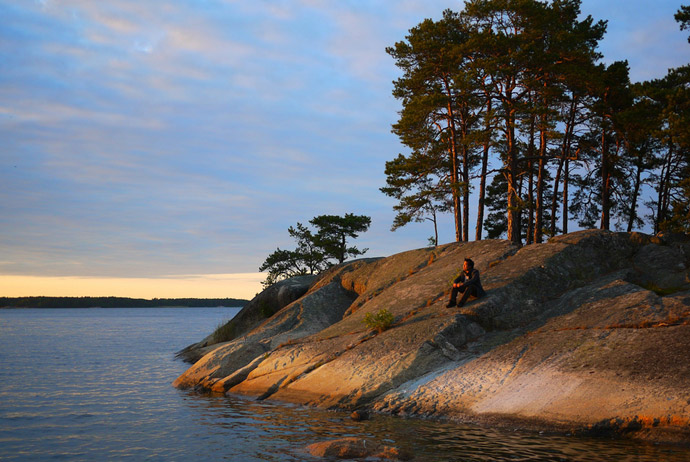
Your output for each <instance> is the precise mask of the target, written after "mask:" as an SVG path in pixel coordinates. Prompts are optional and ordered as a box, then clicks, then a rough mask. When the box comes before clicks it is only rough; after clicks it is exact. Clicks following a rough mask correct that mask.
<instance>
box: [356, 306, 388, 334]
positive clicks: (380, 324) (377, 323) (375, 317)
mask: <svg viewBox="0 0 690 462" xmlns="http://www.w3.org/2000/svg"><path fill="white" fill-rule="evenodd" d="M393 320H394V318H393V315H392V314H391V312H390V311H388V310H387V309H385V308H382V309H380V310H379V311H378V312H377V313H376V314H374V313H367V314H366V315H365V316H364V319H363V320H362V322H363V323H364V324H366V325H367V327H369V328H370V329H374V330H376V331H377V332H378V333H379V334H380V333H381V332H383V331H384V330H386V329H388V328H389V327H390V326H391V325H392V324H393Z"/></svg>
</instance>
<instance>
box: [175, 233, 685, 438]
mask: <svg viewBox="0 0 690 462" xmlns="http://www.w3.org/2000/svg"><path fill="white" fill-rule="evenodd" d="M465 257H471V258H472V259H473V260H474V261H475V264H476V267H477V268H478V269H479V270H480V272H481V275H482V283H483V285H484V287H485V289H486V290H487V292H488V295H487V296H486V297H483V298H481V299H479V300H473V301H471V302H470V303H468V304H467V305H465V307H463V308H461V309H446V308H445V304H446V301H447V296H448V293H449V289H450V281H451V280H452V279H453V278H454V277H455V275H456V274H457V271H458V268H459V267H460V266H461V265H462V261H463V259H464V258H465ZM688 268H690V243H688V242H687V241H683V240H682V239H674V240H673V241H663V240H662V239H659V238H657V237H651V236H646V235H643V234H639V233H631V234H628V233H613V232H607V231H599V230H589V231H580V232H577V233H572V234H568V235H564V236H558V237H556V238H553V239H551V240H550V241H549V242H548V243H545V244H535V245H530V246H526V247H523V248H520V249H518V248H516V247H515V246H513V245H512V244H511V243H509V242H507V241H502V240H493V241H476V242H469V243H453V244H447V245H444V246H439V247H436V248H427V249H417V250H412V251H408V252H403V253H401V254H397V255H393V256H391V257H387V258H382V259H366V260H356V261H354V262H347V263H345V264H343V265H339V266H338V267H335V268H332V269H331V270H329V271H327V272H325V273H324V274H322V275H320V276H319V277H318V278H317V279H316V280H315V281H314V282H313V283H312V284H311V285H310V287H309V288H308V291H307V292H306V293H305V294H304V295H303V296H301V297H299V298H298V299H296V300H295V301H293V302H291V303H288V304H287V305H286V306H284V307H283V308H282V309H280V310H279V311H277V312H276V313H275V314H274V315H273V316H272V317H270V318H269V319H267V320H264V321H262V322H260V323H257V324H256V325H254V326H252V327H251V328H249V329H248V330H247V331H246V333H244V334H243V335H242V336H240V337H237V338H235V339H233V340H231V341H229V342H224V343H222V344H218V345H215V346H213V345H211V346H210V348H209V346H207V347H205V348H209V349H210V351H208V352H207V354H205V356H203V358H201V359H200V360H199V361H197V362H196V363H195V364H194V365H193V366H192V367H191V368H190V369H189V370H188V371H186V372H185V373H184V374H183V375H182V376H181V377H179V378H178V379H177V380H176V381H175V382H174V385H175V386H177V387H181V388H198V389H200V390H211V391H215V392H221V393H223V392H228V393H240V394H246V395H251V396H256V397H259V398H261V399H266V398H270V399H276V400H282V401H288V402H294V403H300V404H307V405H316V406H320V407H327V408H340V409H349V410H355V409H358V410H362V409H371V410H373V411H375V412H385V413H390V414H395V415H402V416H412V417H428V418H443V419H456V420H460V421H469V422H477V423H488V424H494V423H497V424H499V425H500V424H501V422H503V423H506V424H510V425H518V426H519V427H521V428H540V429H560V430H563V431H566V432H580V433H587V432H589V433H588V434H597V433H602V434H604V433H607V432H608V433H614V434H617V435H623V436H625V437H631V438H641V439H648V440H656V441H674V442H683V443H690V387H688V386H687V384H688V383H690V355H688V354H687V352H688V351H690V271H689V270H688ZM381 309H386V310H388V311H389V312H391V313H392V314H393V316H394V318H395V320H394V322H393V325H392V327H391V328H390V329H388V330H386V331H383V332H381V333H377V332H374V331H370V330H369V329H367V327H366V326H365V325H364V323H363V322H362V320H363V318H364V316H365V315H366V314H367V313H376V312H378V311H379V310H381Z"/></svg>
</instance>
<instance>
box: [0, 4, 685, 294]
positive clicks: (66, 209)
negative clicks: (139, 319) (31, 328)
mask: <svg viewBox="0 0 690 462" xmlns="http://www.w3.org/2000/svg"><path fill="white" fill-rule="evenodd" d="M680 3H681V2H678V1H668V0H584V1H583V2H582V12H583V15H584V16H586V15H592V16H593V17H594V18H595V19H597V20H599V19H606V20H608V32H607V34H606V37H605V38H604V40H603V41H602V42H601V44H600V51H601V52H602V53H603V54H604V62H612V61H615V60H621V59H627V60H628V61H629V63H630V68H631V80H633V81H643V80H648V79H652V78H661V77H663V76H664V75H665V74H666V71H667V69H669V68H672V67H678V66H681V65H684V64H687V63H690V44H688V43H687V35H688V34H687V31H683V32H681V31H680V30H679V28H678V24H677V23H676V22H675V21H674V19H673V14H674V13H675V12H676V11H677V10H678V8H679V7H680ZM463 5H464V2H462V1H457V0H455V1H454V0H400V1H392V0H390V1H384V0H339V1H334V0H332V1H326V0H294V1H287V0H275V1H266V0H252V1H249V0H243V1H234V0H196V1H192V0H180V1H174V2H172V1H163V0H146V1H140V0H139V1H133V0H131V1H130V0H108V1H107V2H100V1H90V0H64V1H61V0H16V1H6V0H0V17H2V18H3V21H2V25H0V296H29V295H48V296H67V295H69V296H109V295H113V296H130V297H143V298H153V297H160V298H167V297H201V298H216V297H232V298H248V299H250V298H252V297H253V296H254V295H255V294H256V293H257V292H259V291H260V290H261V286H260V281H262V280H263V279H264V278H265V275H264V274H261V273H258V268H259V266H260V265H261V263H262V262H263V261H264V259H265V258H266V257H267V256H268V255H269V254H270V253H271V252H273V251H274V250H275V249H276V248H278V247H280V248H282V249H290V248H294V241H293V240H292V239H291V238H290V237H289V235H288V233H287V228H288V227H289V226H292V225H295V224H296V223H297V222H300V223H303V224H307V223H308V222H309V220H310V219H311V218H313V217H315V216H318V215H324V214H333V215H343V214H345V213H354V214H358V215H367V216H370V217H371V218H372V225H371V227H370V229H369V231H367V232H366V233H364V234H362V235H361V236H360V237H359V238H358V239H357V240H356V241H355V242H354V244H355V245H357V246H358V247H359V248H360V249H361V248H368V249H369V251H368V252H367V254H366V256H388V255H392V254H395V253H397V252H401V251H404V250H409V249H413V248H419V247H423V246H425V245H427V239H428V237H429V236H431V235H432V234H433V228H432V225H431V224H428V223H427V224H425V223H421V224H410V225H408V226H406V227H404V228H402V229H399V230H397V231H395V232H391V231H390V227H391V224H392V221H393V217H394V215H395V213H394V211H393V209H392V207H393V205H395V201H394V200H393V199H391V198H389V197H387V196H385V195H384V194H382V193H381V192H380V191H379V188H380V187H382V186H384V185H385V174H384V168H385V163H386V161H388V160H391V159H393V158H394V157H396V156H397V154H398V153H400V152H406V151H405V148H404V147H403V146H402V145H401V144H400V142H399V140H398V139H397V137H396V136H395V135H394V134H392V133H391V125H392V124H393V123H395V121H396V120H397V116H398V111H399V110H400V103H399V101H397V100H396V99H395V98H394V97H393V96H392V94H391V91H392V81H393V80H395V79H396V78H398V77H399V76H400V73H399V71H398V69H397V68H396V67H395V63H394V61H393V59H392V58H391V57H390V56H388V55H387V54H386V52H385V48H386V47H387V46H391V45H393V44H394V43H395V42H397V41H400V40H403V39H404V38H405V35H406V34H407V32H408V30H409V29H410V28H412V27H414V26H415V25H417V24H418V23H419V22H421V21H422V20H423V19H425V18H433V19H439V18H440V17H441V13H442V11H443V10H444V9H446V8H451V9H454V10H461V9H462V8H463ZM441 225H442V227H441V229H440V241H441V242H450V241H452V240H453V239H454V230H453V226H452V222H451V221H450V218H449V217H446V218H444V220H442V223H441Z"/></svg>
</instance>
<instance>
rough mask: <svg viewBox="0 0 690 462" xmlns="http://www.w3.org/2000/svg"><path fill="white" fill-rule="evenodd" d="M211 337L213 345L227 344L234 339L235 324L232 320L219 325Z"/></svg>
mask: <svg viewBox="0 0 690 462" xmlns="http://www.w3.org/2000/svg"><path fill="white" fill-rule="evenodd" d="M211 335H212V338H213V343H222V342H229V341H230V340H232V339H234V338H235V323H234V322H232V320H229V321H226V322H223V323H220V324H218V327H216V330H215V331H213V334H211Z"/></svg>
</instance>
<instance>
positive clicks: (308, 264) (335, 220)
mask: <svg viewBox="0 0 690 462" xmlns="http://www.w3.org/2000/svg"><path fill="white" fill-rule="evenodd" d="M309 223H310V224H311V225H312V226H314V228H316V231H312V230H310V229H309V228H308V227H306V226H304V225H303V224H301V223H297V225H296V226H295V227H292V226H291V227H289V228H288V234H290V236H291V237H292V238H294V239H295V241H296V242H297V248H296V249H295V250H282V249H280V248H278V249H276V250H275V251H274V252H273V253H271V254H270V255H269V256H268V257H267V258H266V260H265V261H264V262H263V264H262V265H261V266H260V267H259V271H268V276H267V277H266V280H265V281H264V283H263V284H264V286H265V287H267V286H270V285H271V284H273V283H275V282H277V281H280V280H282V279H286V278H290V277H293V276H301V275H305V274H317V273H319V272H320V271H323V270H324V269H327V268H329V267H331V266H333V265H334V264H335V263H342V262H344V261H345V260H347V259H348V258H349V257H356V256H358V255H363V254H364V253H366V252H367V250H368V249H362V250H359V249H358V248H357V247H355V246H348V240H349V239H356V238H357V237H358V236H359V234H360V233H363V232H366V231H367V230H368V229H369V226H370V225H371V218H370V217H367V216H364V215H354V214H351V213H347V214H345V216H339V215H319V216H317V217H314V218H312V219H311V220H310V221H309ZM334 261H335V262H334Z"/></svg>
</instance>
